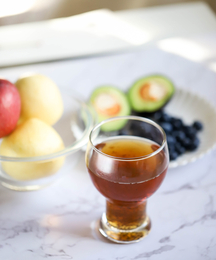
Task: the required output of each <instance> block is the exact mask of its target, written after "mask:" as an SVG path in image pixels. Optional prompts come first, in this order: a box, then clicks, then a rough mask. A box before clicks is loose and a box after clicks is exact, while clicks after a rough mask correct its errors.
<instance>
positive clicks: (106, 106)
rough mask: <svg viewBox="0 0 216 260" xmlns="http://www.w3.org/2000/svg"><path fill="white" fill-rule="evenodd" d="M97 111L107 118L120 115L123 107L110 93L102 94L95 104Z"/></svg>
mask: <svg viewBox="0 0 216 260" xmlns="http://www.w3.org/2000/svg"><path fill="white" fill-rule="evenodd" d="M94 105H95V108H96V110H97V111H98V112H99V113H101V114H104V115H106V116H114V115H116V114H118V113H119V111H120V109H121V107H120V105H119V103H118V102H117V100H116V99H115V97H114V96H113V95H110V94H109V93H101V94H100V95H98V96H97V98H96V99H95V102H94Z"/></svg>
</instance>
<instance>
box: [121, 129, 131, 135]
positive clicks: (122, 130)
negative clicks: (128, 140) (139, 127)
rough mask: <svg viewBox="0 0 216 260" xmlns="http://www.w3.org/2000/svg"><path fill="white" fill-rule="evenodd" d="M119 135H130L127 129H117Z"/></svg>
mask: <svg viewBox="0 0 216 260" xmlns="http://www.w3.org/2000/svg"><path fill="white" fill-rule="evenodd" d="M119 135H131V133H130V131H129V130H128V129H121V130H119Z"/></svg>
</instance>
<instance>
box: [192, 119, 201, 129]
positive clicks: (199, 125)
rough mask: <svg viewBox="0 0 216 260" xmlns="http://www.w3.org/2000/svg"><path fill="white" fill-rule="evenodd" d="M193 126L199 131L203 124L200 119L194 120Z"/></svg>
mask: <svg viewBox="0 0 216 260" xmlns="http://www.w3.org/2000/svg"><path fill="white" fill-rule="evenodd" d="M192 126H193V128H195V129H196V130H197V131H200V130H202V129H203V124H202V123H201V122H200V121H195V122H194V123H193V125H192Z"/></svg>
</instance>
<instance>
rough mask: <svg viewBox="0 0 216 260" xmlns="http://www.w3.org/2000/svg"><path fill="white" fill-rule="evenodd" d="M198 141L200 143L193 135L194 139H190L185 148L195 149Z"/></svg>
mask: <svg viewBox="0 0 216 260" xmlns="http://www.w3.org/2000/svg"><path fill="white" fill-rule="evenodd" d="M199 143H200V141H199V139H198V138H197V137H195V138H194V139H192V140H191V143H190V144H189V145H188V147H187V150H188V151H194V150H196V149H197V148H198V146H199Z"/></svg>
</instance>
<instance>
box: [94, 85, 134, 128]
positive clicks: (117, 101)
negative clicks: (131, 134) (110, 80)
mask: <svg viewBox="0 0 216 260" xmlns="http://www.w3.org/2000/svg"><path fill="white" fill-rule="evenodd" d="M89 102H90V105H91V106H92V107H93V108H94V110H95V111H96V113H97V117H98V118H97V119H98V122H101V121H103V120H106V119H108V118H111V117H115V116H126V115H130V112H131V109H130V104H129V102H128V99H127V96H126V95H125V94H124V93H123V92H122V91H121V90H119V89H117V88H116V87H113V86H101V87H98V88H96V89H95V90H94V91H93V93H92V94H91V97H90V100H89ZM124 125H125V120H120V122H119V121H118V123H117V122H115V121H114V122H110V123H106V124H104V125H102V126H101V130H102V131H115V130H119V129H121V128H122V127H123V126H124Z"/></svg>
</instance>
